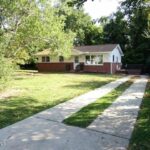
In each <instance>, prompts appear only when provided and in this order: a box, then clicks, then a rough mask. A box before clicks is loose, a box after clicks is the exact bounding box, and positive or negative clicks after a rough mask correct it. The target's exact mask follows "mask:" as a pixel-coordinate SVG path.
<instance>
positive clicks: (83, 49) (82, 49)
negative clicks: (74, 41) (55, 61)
mask: <svg viewBox="0 0 150 150" xmlns="http://www.w3.org/2000/svg"><path fill="white" fill-rule="evenodd" d="M117 46H118V48H119V52H120V54H121V56H123V52H122V50H121V47H120V46H119V44H102V45H90V46H78V47H74V49H73V50H72V55H82V54H84V53H105V52H106V53H108V52H111V51H113V50H114V49H115V48H116V47H117ZM47 55H50V50H49V49H45V50H43V51H41V52H38V53H36V54H35V56H47Z"/></svg>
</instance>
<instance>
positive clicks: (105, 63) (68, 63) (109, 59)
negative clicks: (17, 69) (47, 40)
mask: <svg viewBox="0 0 150 150" xmlns="http://www.w3.org/2000/svg"><path fill="white" fill-rule="evenodd" d="M122 56H123V52H122V50H121V47H120V46H119V44H104V45H92V46H79V47H75V48H74V49H73V50H72V55H71V56H70V58H68V59H66V58H64V57H63V56H57V57H56V56H53V55H50V52H49V50H44V51H41V52H38V53H37V54H36V57H37V58H38V63H37V68H38V71H39V72H65V71H73V70H74V71H76V70H77V71H83V72H99V73H110V74H113V73H115V72H116V71H117V70H120V68H121V64H122V61H121V60H122Z"/></svg>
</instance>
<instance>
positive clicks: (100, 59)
mask: <svg viewBox="0 0 150 150" xmlns="http://www.w3.org/2000/svg"><path fill="white" fill-rule="evenodd" d="M102 63H103V55H99V56H97V64H102Z"/></svg>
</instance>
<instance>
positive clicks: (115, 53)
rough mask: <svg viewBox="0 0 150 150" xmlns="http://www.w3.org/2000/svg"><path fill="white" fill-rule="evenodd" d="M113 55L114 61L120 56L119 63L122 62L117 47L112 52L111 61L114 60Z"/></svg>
mask: <svg viewBox="0 0 150 150" xmlns="http://www.w3.org/2000/svg"><path fill="white" fill-rule="evenodd" d="M113 55H114V63H116V62H117V58H118V63H121V55H120V52H119V49H118V48H117V47H116V48H115V49H114V50H113V51H112V52H111V59H110V62H113Z"/></svg>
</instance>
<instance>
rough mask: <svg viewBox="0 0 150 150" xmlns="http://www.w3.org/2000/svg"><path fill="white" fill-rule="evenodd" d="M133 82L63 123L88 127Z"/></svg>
mask: <svg viewBox="0 0 150 150" xmlns="http://www.w3.org/2000/svg"><path fill="white" fill-rule="evenodd" d="M132 83H133V82H132V81H131V80H130V81H127V82H125V83H123V84H121V85H120V86H118V87H117V88H116V89H114V90H113V91H112V92H111V93H109V94H107V95H106V96H104V97H102V98H100V99H98V100H97V101H96V102H94V103H91V104H89V105H87V106H85V107H83V108H82V109H81V110H80V111H78V112H77V113H75V114H73V115H71V116H70V117H69V118H66V119H65V120H64V121H63V122H64V123H65V124H68V125H73V126H79V127H87V126H88V125H89V124H90V123H92V122H93V120H94V119H96V118H97V116H98V115H100V114H101V113H102V112H103V111H104V110H105V109H106V108H108V107H109V106H110V105H111V104H112V102H113V101H115V100H116V98H117V97H118V96H120V95H121V94H122V93H123V92H124V90H125V89H127V88H128V87H129V86H130V85H131V84H132Z"/></svg>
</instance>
